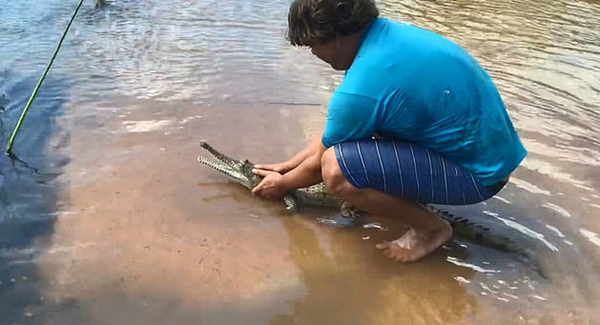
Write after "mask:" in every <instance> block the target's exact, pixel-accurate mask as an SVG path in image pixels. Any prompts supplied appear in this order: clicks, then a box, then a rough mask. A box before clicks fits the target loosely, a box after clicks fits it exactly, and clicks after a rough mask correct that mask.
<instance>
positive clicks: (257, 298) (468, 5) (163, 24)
mask: <svg viewBox="0 0 600 325" xmlns="http://www.w3.org/2000/svg"><path fill="white" fill-rule="evenodd" d="M378 3H379V6H380V9H381V12H382V14H383V15H384V16H387V17H391V18H394V19H399V20H405V21H409V22H411V23H413V24H416V25H419V26H422V27H426V28H429V29H432V30H435V31H437V32H439V33H442V34H444V35H446V36H448V37H450V38H451V39H453V40H455V41H456V42H458V43H459V44H461V45H463V46H464V47H466V48H467V49H468V50H469V51H470V52H471V53H473V55H474V56H475V57H476V58H477V59H478V60H479V61H480V62H481V63H482V64H483V65H484V66H485V67H486V68H487V69H488V71H489V72H490V74H491V75H492V77H493V78H494V79H495V80H496V82H497V84H498V86H499V88H500V89H501V91H502V95H503V97H504V99H505V101H506V103H507V106H508V107H509V109H510V114H511V116H512V118H513V121H514V123H515V126H516V127H517V129H518V130H519V133H520V134H521V136H522V138H523V141H524V143H525V146H526V147H527V149H528V151H529V156H528V158H527V159H526V161H525V162H524V163H523V166H522V167H521V168H520V169H519V170H518V172H517V173H516V175H515V177H514V178H512V180H511V183H510V184H509V185H508V186H507V188H506V189H504V190H503V191H502V192H501V193H500V195H499V196H498V197H497V198H494V199H491V200H489V201H488V202H485V203H483V204H478V205H473V206H469V207H460V208H452V210H451V211H452V212H454V213H456V214H458V215H461V216H465V217H469V218H470V219H473V220H476V221H477V222H479V223H483V224H485V225H487V226H490V227H491V228H492V230H493V232H495V233H496V234H499V235H504V236H508V237H510V238H512V239H513V240H515V241H516V242H517V243H518V244H519V245H522V246H523V247H528V248H530V249H531V250H532V251H534V252H535V254H536V257H537V259H538V262H539V264H540V266H541V267H542V268H543V271H544V275H546V276H547V278H543V277H541V276H540V274H539V273H537V272H535V271H534V270H533V269H532V268H530V267H529V266H528V265H526V264H523V263H521V262H520V261H518V260H517V258H516V257H515V256H513V255H511V254H505V253H501V252H496V251H494V250H491V249H488V248H485V247H482V246H479V245H474V244H470V243H468V242H464V241H463V240H461V238H457V239H456V240H455V241H453V242H452V243H450V244H448V245H447V246H445V247H444V249H442V250H440V251H438V252H436V253H435V254H434V255H433V256H432V257H431V258H428V259H426V260H424V261H422V262H419V263H414V264H410V265H399V264H395V263H392V262H389V261H387V260H386V259H385V258H384V257H383V256H381V255H380V254H379V252H378V251H376V249H375V248H374V245H375V243H377V242H378V241H381V240H384V239H392V238H394V237H395V236H397V235H398V233H397V232H398V231H399V228H400V225H398V224H396V223H395V222H394V221H390V220H377V219H375V221H379V222H381V223H382V224H384V225H385V226H386V227H387V228H388V231H380V230H376V229H361V228H358V227H355V228H335V227H331V226H327V225H324V224H321V223H319V222H317V221H316V218H317V217H327V215H326V214H325V213H324V212H319V211H306V212H303V213H301V214H299V215H296V216H289V215H287V214H286V213H285V212H284V211H283V207H282V204H280V203H279V202H268V201H262V200H259V199H256V198H254V197H252V195H251V194H250V193H249V192H248V191H247V190H246V189H244V188H242V187H241V186H239V185H236V184H233V183H231V182H229V181H228V180H227V179H225V178H224V177H223V176H222V175H219V174H217V173H216V172H214V171H212V170H210V169H209V168H206V167H204V166H201V165H199V164H198V163H197V162H196V157H197V155H198V154H199V153H200V149H199V148H198V143H199V141H200V140H208V141H209V142H210V143H211V144H213V145H214V146H215V147H216V148H219V149H222V150H223V151H224V152H226V153H228V154H231V155H232V156H236V157H240V158H242V157H244V158H249V159H251V160H253V161H255V162H274V161H279V160H282V159H285V158H287V157H288V156H289V155H290V154H292V153H293V152H295V151H296V150H298V149H300V148H302V147H303V145H304V142H305V141H306V139H307V138H308V137H310V135H312V134H313V133H314V132H315V131H316V130H318V129H319V128H320V126H321V123H322V121H323V117H324V111H325V105H326V103H327V100H328V97H329V95H330V94H331V92H332V91H333V89H335V86H336V85H337V84H338V83H339V81H340V80H341V74H339V73H335V72H333V71H330V70H329V68H328V66H327V65H326V64H324V63H321V62H320V61H318V60H317V59H316V58H314V57H312V55H311V54H310V52H309V51H308V50H303V49H294V48H292V47H291V46H289V45H288V44H287V43H286V41H285V39H284V37H283V35H284V31H285V24H286V13H287V6H288V1H271V2H268V3H267V2H258V1H250V0H242V1H229V0H222V1H207V0H202V1H178V2H174V3H167V2H160V1H152V0H151V1H143V2H142V1H131V0H130V1H119V0H115V1H112V2H111V3H110V6H108V7H107V8H104V9H102V10H101V11H93V10H92V8H91V1H90V3H87V4H86V5H85V7H84V9H83V11H82V12H81V13H80V14H79V16H78V20H77V22H76V24H75V25H74V26H73V29H72V30H71V33H70V35H69V37H68V39H67V41H66V42H65V45H64V47H63V49H62V50H61V52H60V55H59V60H58V61H57V62H56V63H55V64H56V65H55V67H54V69H53V70H52V72H51V73H50V76H49V79H48V80H47V81H46V83H45V86H44V88H43V89H42V90H41V92H40V95H39V97H38V99H37V100H36V105H34V106H33V108H32V112H31V113H30V116H28V118H27V123H26V124H25V126H24V128H23V130H22V131H21V133H20V138H18V141H17V145H16V149H15V153H16V154H17V156H19V158H21V159H22V160H23V161H24V162H25V163H24V162H14V161H12V162H11V161H10V160H8V159H7V158H6V157H2V158H0V186H1V187H0V235H1V236H0V301H1V302H2V304H0V305H2V306H0V316H3V317H0V318H3V319H5V320H7V324H30V323H31V324H33V323H34V324H57V323H60V324H67V323H78V324H80V323H85V324H348V325H349V324H391V323H399V324H480V323H486V324H505V323H513V324H600V321H598V319H599V318H598V317H599V316H600V315H599V313H598V312H597V309H598V308H597V306H598V304H599V302H600V285H599V283H600V281H599V276H598V275H597V274H598V272H597V270H598V269H600V236H599V235H598V234H599V233H600V218H598V216H599V215H600V193H599V190H600V168H599V167H600V141H599V140H598V136H597V135H598V134H599V133H600V114H599V113H598V109H599V108H600V81H599V80H600V79H599V78H598V76H599V75H600V3H598V2H595V1H574V2H573V1H546V0H545V1H536V2H534V1H518V0H512V1H496V2H489V1H485V2H484V1H469V2H464V1H446V2H432V1H391V0H387V1H383V0H382V1H379V2H378ZM74 6H75V3H74V4H72V5H71V4H69V5H67V4H66V3H65V2H64V1H45V2H44V3H43V4H40V3H38V2H34V1H20V2H14V1H8V0H0V17H3V18H4V19H5V20H4V21H3V22H2V23H0V41H1V44H2V45H0V58H1V59H2V62H1V63H0V91H1V92H2V93H3V94H4V97H3V96H2V94H0V106H2V107H5V108H4V109H2V110H0V122H1V124H0V129H1V130H2V136H1V137H0V140H2V142H5V141H6V139H7V134H8V132H10V130H12V124H14V122H15V121H16V118H17V116H18V114H19V112H20V109H21V108H22V107H23V106H24V104H25V102H26V100H27V98H28V96H29V93H30V92H31V90H32V88H33V86H34V85H35V82H36V81H37V78H38V77H39V75H40V74H41V72H42V70H43V68H44V66H45V63H46V60H47V59H48V57H49V56H50V54H51V51H52V50H53V48H54V44H55V43H56V41H57V40H58V37H59V36H60V33H61V32H62V30H63V28H64V25H65V24H66V21H67V19H68V17H69V15H70V13H71V11H72V9H73V8H74Z"/></svg>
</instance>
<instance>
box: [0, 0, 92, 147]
mask: <svg viewBox="0 0 600 325" xmlns="http://www.w3.org/2000/svg"><path fill="white" fill-rule="evenodd" d="M82 4H83V0H80V1H79V5H77V8H76V9H75V11H74V12H73V16H72V17H71V20H70V21H69V24H68V25H67V28H66V29H65V32H64V33H63V34H62V37H61V38H60V41H59V42H58V45H57V46H56V50H54V54H52V58H51V59H50V62H48V65H47V66H46V70H45V71H44V74H43V75H42V77H41V78H40V80H39V81H38V83H37V85H36V86H35V89H34V90H33V93H31V96H30V97H29V100H28V101H27V105H25V109H23V112H22V113H21V117H19V120H18V121H17V125H16V126H15V129H14V130H13V133H12V135H11V136H10V139H9V140H8V147H7V148H6V153H7V154H8V155H11V156H12V155H13V154H12V147H13V142H14V141H15V137H16V136H17V133H18V132H19V129H20V128H21V124H23V120H24V119H25V115H26V114H27V111H29V106H31V103H32V102H33V99H34V98H35V96H36V95H37V92H38V90H39V89H40V86H41V85H42V82H44V79H45V78H46V75H47V74H48V72H49V71H50V67H52V63H54V59H55V58H56V55H57V54H58V50H60V46H61V45H62V42H63V40H64V39H65V36H67V32H68V31H69V28H71V24H72V23H73V20H75V16H76V15H77V12H79V8H80V7H81V5H82Z"/></svg>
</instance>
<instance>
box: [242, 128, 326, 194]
mask: <svg viewBox="0 0 600 325" xmlns="http://www.w3.org/2000/svg"><path fill="white" fill-rule="evenodd" d="M309 147H310V148H309ZM325 149H326V148H325V147H324V146H323V145H322V144H321V141H320V140H319V141H316V142H314V141H311V143H310V144H309V146H307V149H305V150H303V151H302V152H300V153H299V154H297V155H296V156H298V157H302V158H304V159H303V160H302V161H301V162H300V163H299V164H298V165H297V166H296V167H295V168H293V169H291V170H290V171H289V172H287V173H285V174H283V175H282V174H280V173H278V172H275V171H271V170H264V169H255V170H254V173H255V174H257V175H260V176H263V177H264V179H263V180H262V182H260V184H258V185H257V186H256V187H254V189H252V194H254V195H259V196H262V197H265V198H268V199H275V198H280V197H283V196H284V195H286V194H287V193H289V192H290V191H292V190H295V189H297V188H300V187H307V186H310V185H313V184H316V183H319V182H321V181H322V178H321V157H322V156H323V153H324V152H325ZM296 156H295V157H296ZM295 157H294V158H295ZM290 161H291V159H290Z"/></svg>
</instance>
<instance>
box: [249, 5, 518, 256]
mask: <svg viewBox="0 0 600 325" xmlns="http://www.w3.org/2000/svg"><path fill="white" fill-rule="evenodd" d="M288 23H289V27H288V34H287V37H288V39H289V40H290V42H291V44H292V45H295V46H308V47H310V48H311V50H312V53H313V54H314V55H315V56H317V57H318V58H319V59H321V60H323V61H325V62H327V63H329V64H330V65H331V66H332V67H333V68H334V69H336V70H345V71H346V73H345V77H344V80H343V82H342V83H341V84H340V86H339V87H338V88H337V89H336V90H335V92H334V93H333V95H332V97H331V100H330V103H329V106H328V109H327V118H326V122H325V127H324V130H323V133H322V134H321V135H320V136H319V137H318V138H317V139H314V140H313V141H312V142H310V143H309V144H308V145H307V147H306V148H305V149H304V150H303V151H301V152H299V153H298V154H296V155H295V156H293V157H292V158H291V159H290V160H288V161H286V162H283V163H278V164H266V165H257V166H256V168H257V169H256V170H255V171H254V172H255V173H256V174H258V175H261V176H264V180H263V181H262V182H261V183H260V184H258V185H257V186H256V187H255V188H254V189H253V193H254V194H255V195H259V196H262V197H264V198H267V199H275V198H280V197H282V196H284V195H285V194H286V193H287V192H289V191H290V190H293V189H295V188H298V187H305V186H309V185H312V184H315V183H318V182H320V181H324V182H325V183H326V184H327V186H328V187H329V189H330V191H331V192H332V193H333V194H335V195H336V196H339V197H341V198H343V199H345V200H347V201H349V202H350V203H352V204H354V205H355V206H356V207H358V208H360V209H362V210H364V211H366V212H367V213H369V214H372V215H378V216H381V217H389V218H397V219H399V220H400V221H401V222H403V223H404V224H406V225H407V226H408V227H409V230H408V231H407V232H406V233H405V234H403V235H402V236H401V237H400V238H398V239H396V240H394V241H392V242H384V243H381V244H378V245H377V246H376V247H377V248H378V249H380V250H382V251H383V252H384V253H385V255H386V256H387V257H389V258H391V259H393V260H396V261H400V262H411V261H416V260H418V259H420V258H422V257H425V256H427V255H428V254H430V253H431V252H433V251H434V250H436V249H437V248H439V247H440V246H442V245H443V244H444V243H446V242H447V241H448V240H450V239H451V237H452V228H451V227H450V225H449V224H448V223H447V222H446V221H444V220H442V219H440V218H438V217H437V216H436V215H435V214H434V213H432V212H430V211H428V210H426V209H424V208H423V207H422V205H421V204H419V203H436V204H451V205H466V204H473V203H477V202H480V201H483V200H486V199H488V198H490V197H492V196H494V195H495V194H496V193H497V192H498V191H500V190H501V189H502V187H503V186H504V185H505V184H506V182H507V181H508V178H509V176H510V174H511V173H512V172H513V171H514V170H515V169H516V168H517V167H518V166H519V164H520V163H521V161H522V160H523V159H524V158H525V156H526V151H525V149H524V148H523V145H522V144H521V141H520V140H519V137H518V135H517V133H516V132H515V130H514V128H513V125H512V123H511V121H510V119H509V116H508V114H507V112H506V109H505V107H504V104H503V102H502V99H501V97H500V95H499V94H498V91H497V90H496V87H495V86H494V84H493V82H492V80H491V79H490V77H489V76H488V75H487V74H486V72H485V71H483V69H482V68H481V67H480V66H479V65H478V64H477V62H476V61H475V60H474V59H473V58H472V57H471V56H470V55H469V54H468V53H466V52H465V51H464V50H463V49H462V48H460V47H459V46H458V45H456V44H454V43H452V42H451V41H449V40H448V39H446V38H444V37H442V36H440V35H437V34H435V33H433V32H430V31H426V30H423V29H420V28H417V27H414V26H411V25H408V24H400V23H396V22H392V21H390V20H387V19H384V18H379V12H378V10H377V8H376V6H375V4H374V3H373V1H371V0H295V1H294V2H293V3H292V4H291V7H290V10H289V16H288Z"/></svg>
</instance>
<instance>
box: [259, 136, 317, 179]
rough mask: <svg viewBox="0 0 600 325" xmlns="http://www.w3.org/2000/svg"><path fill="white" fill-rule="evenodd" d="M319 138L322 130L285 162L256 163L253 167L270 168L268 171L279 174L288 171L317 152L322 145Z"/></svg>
mask: <svg viewBox="0 0 600 325" xmlns="http://www.w3.org/2000/svg"><path fill="white" fill-rule="evenodd" d="M321 138H323V133H322V132H321V133H320V134H319V135H317V136H316V137H314V138H313V139H312V140H310V141H309V142H308V143H307V144H306V147H305V148H304V149H302V150H301V151H300V152H298V153H296V154H295V155H294V156H292V158H290V159H288V160H287V161H285V162H282V163H278V164H257V165H256V166H255V167H256V168H257V169H264V170H270V171H274V172H278V173H280V174H285V173H287V172H289V171H290V170H292V169H294V168H296V167H298V166H300V164H302V163H303V162H304V161H305V160H306V159H308V158H309V157H311V156H313V155H315V154H318V152H319V150H321V148H320V147H322V146H323V145H322V144H321ZM321 155H323V152H321ZM319 159H320V158H319ZM319 164H320V161H319Z"/></svg>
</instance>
